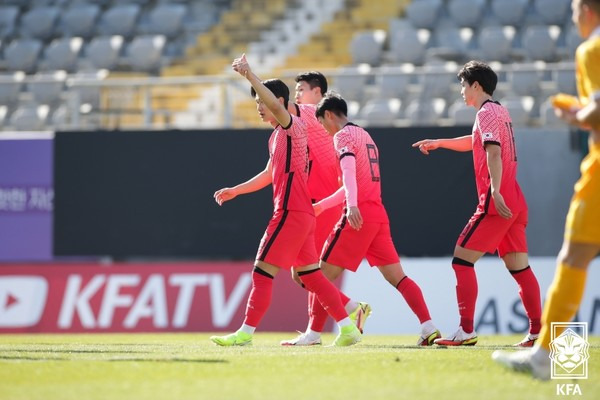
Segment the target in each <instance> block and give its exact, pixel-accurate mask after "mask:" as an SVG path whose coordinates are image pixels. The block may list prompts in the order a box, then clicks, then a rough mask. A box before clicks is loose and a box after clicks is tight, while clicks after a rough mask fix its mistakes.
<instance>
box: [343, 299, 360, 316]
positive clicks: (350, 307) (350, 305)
mask: <svg viewBox="0 0 600 400" xmlns="http://www.w3.org/2000/svg"><path fill="white" fill-rule="evenodd" d="M356 307H358V303H357V302H355V301H354V300H352V299H350V301H349V302H347V303H346V305H345V306H344V308H345V309H346V312H347V313H348V314H350V313H351V312H352V311H354V310H356Z"/></svg>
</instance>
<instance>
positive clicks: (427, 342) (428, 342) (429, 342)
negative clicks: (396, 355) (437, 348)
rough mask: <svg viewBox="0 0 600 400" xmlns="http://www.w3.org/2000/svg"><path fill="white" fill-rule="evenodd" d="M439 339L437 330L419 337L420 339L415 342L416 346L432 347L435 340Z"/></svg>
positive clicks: (439, 335) (440, 335) (439, 334)
mask: <svg viewBox="0 0 600 400" xmlns="http://www.w3.org/2000/svg"><path fill="white" fill-rule="evenodd" d="M441 337H442V334H441V333H440V331H438V330H435V331H433V332H432V333H430V334H429V335H426V336H423V335H421V337H420V338H419V340H418V341H417V346H433V342H434V341H435V340H436V339H441Z"/></svg>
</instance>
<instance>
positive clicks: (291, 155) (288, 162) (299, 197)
mask: <svg viewBox="0 0 600 400" xmlns="http://www.w3.org/2000/svg"><path fill="white" fill-rule="evenodd" d="M307 145H308V139H307V135H306V127H305V126H304V123H302V120H300V118H298V117H296V116H293V115H292V120H291V122H290V126H289V127H288V128H287V129H284V128H283V127H282V126H281V125H279V126H277V127H276V128H275V130H274V131H273V133H272V134H271V137H270V138H269V156H270V158H271V167H272V169H273V171H272V174H273V175H272V185H273V206H274V210H275V211H277V210H293V211H304V212H307V213H310V214H314V212H313V208H312V204H311V202H310V195H309V194H308V185H307V181H308V150H307Z"/></svg>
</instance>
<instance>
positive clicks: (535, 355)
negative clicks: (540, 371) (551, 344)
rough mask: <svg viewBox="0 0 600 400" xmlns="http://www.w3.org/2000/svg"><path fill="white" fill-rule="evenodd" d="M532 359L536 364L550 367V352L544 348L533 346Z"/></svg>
mask: <svg viewBox="0 0 600 400" xmlns="http://www.w3.org/2000/svg"><path fill="white" fill-rule="evenodd" d="M531 359H532V360H533V362H535V363H536V364H540V365H550V352H549V351H548V350H546V349H544V348H543V347H542V346H533V348H532V349H531Z"/></svg>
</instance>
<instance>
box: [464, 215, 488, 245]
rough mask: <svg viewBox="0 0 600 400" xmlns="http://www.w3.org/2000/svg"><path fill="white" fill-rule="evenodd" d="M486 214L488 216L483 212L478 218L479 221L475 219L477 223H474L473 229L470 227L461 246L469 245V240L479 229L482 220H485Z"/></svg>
mask: <svg viewBox="0 0 600 400" xmlns="http://www.w3.org/2000/svg"><path fill="white" fill-rule="evenodd" d="M485 216H486V214H481V215H480V216H479V217H478V218H477V221H475V223H474V224H473V226H472V227H471V229H469V231H468V232H467V233H466V235H465V238H464V239H463V240H462V242H460V247H465V246H466V245H467V242H468V241H469V239H471V236H473V233H475V230H476V229H477V227H478V226H479V224H480V223H481V221H483V218H484V217H485Z"/></svg>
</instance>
